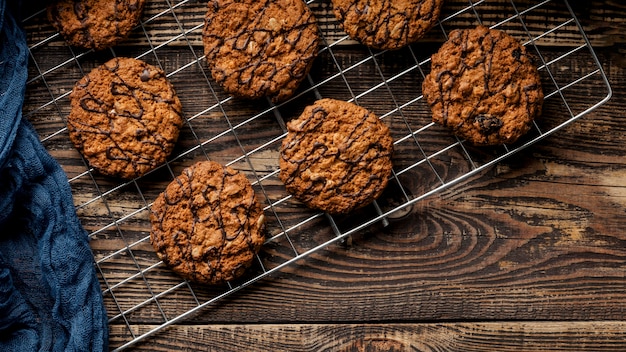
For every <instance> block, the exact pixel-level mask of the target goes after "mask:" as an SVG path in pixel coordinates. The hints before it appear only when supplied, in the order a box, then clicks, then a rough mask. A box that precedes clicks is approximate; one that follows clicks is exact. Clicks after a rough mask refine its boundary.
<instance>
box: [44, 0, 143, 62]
mask: <svg viewBox="0 0 626 352" xmlns="http://www.w3.org/2000/svg"><path fill="white" fill-rule="evenodd" d="M144 3H145V0H116V1H113V5H111V1H110V0H81V1H78V0H59V1H56V2H54V3H53V4H51V5H50V6H48V19H49V20H50V23H51V24H52V25H53V26H54V27H55V28H56V29H57V30H58V31H59V32H60V33H61V35H62V36H63V37H64V38H65V40H66V41H68V42H69V43H70V44H72V45H75V46H79V47H83V48H87V49H94V50H102V49H105V48H108V47H111V46H113V45H115V44H117V43H119V42H120V41H121V40H123V39H125V38H126V37H127V36H128V34H129V33H130V31H131V30H132V29H133V28H134V27H135V26H136V25H137V24H139V20H140V18H141V15H142V11H143V7H144Z"/></svg>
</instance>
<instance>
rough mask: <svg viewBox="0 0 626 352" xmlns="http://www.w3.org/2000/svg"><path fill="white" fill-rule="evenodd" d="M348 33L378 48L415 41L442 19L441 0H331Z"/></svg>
mask: <svg viewBox="0 0 626 352" xmlns="http://www.w3.org/2000/svg"><path fill="white" fill-rule="evenodd" d="M332 3H333V10H334V13H335V17H337V19H338V20H339V21H340V23H341V24H342V26H343V29H344V30H345V31H346V33H348V35H349V36H350V37H352V38H354V39H356V40H358V41H359V42H361V43H363V44H364V45H367V46H370V47H372V48H376V49H399V48H402V47H404V46H406V45H408V44H411V43H414V42H416V41H417V40H419V39H420V38H422V37H423V36H424V34H425V33H426V32H427V31H428V30H430V28H431V27H433V26H434V25H435V23H436V22H437V20H438V19H439V14H440V12H441V7H442V5H443V1H442V0H410V1H400V0H359V1H353V0H332Z"/></svg>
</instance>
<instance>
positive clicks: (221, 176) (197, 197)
mask: <svg viewBox="0 0 626 352" xmlns="http://www.w3.org/2000/svg"><path fill="white" fill-rule="evenodd" d="M150 219H151V223H152V231H151V233H150V241H151V243H152V245H153V246H154V249H155V251H156V253H157V254H158V256H159V257H160V258H161V260H163V262H164V263H165V264H166V265H168V266H169V267H171V268H172V269H173V270H174V271H175V272H177V273H178V274H179V275H181V276H182V277H184V278H186V279H188V280H190V281H194V282H199V283H206V284H217V283H222V282H225V281H229V280H232V279H234V278H236V277H238V276H240V275H241V274H242V273H243V271H244V270H245V269H246V268H247V267H249V266H250V265H251V262H252V260H253V259H254V255H256V253H257V252H258V251H259V249H260V247H261V245H262V244H263V241H264V234H263V227H264V216H263V211H262V208H261V206H260V205H259V204H258V202H257V199H256V195H255V194H254V190H253V189H252V186H251V185H250V183H249V182H248V180H247V179H246V177H245V176H244V175H243V174H241V173H239V172H237V171H235V170H233V169H231V168H228V167H223V166H221V165H219V164H218V163H215V162H199V163H196V164H194V165H192V166H190V167H188V168H186V169H185V170H183V172H182V174H181V175H180V176H178V177H177V178H176V179H175V180H174V181H172V183H170V185H169V186H168V187H167V188H166V189H165V191H164V192H163V193H162V194H161V195H160V196H159V197H158V198H157V200H156V201H155V203H154V205H153V206H152V210H151V214H150Z"/></svg>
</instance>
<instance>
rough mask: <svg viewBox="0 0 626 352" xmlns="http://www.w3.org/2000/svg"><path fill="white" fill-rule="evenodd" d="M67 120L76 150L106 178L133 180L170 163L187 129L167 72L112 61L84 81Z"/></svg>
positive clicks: (140, 63)
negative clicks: (179, 136) (179, 137)
mask: <svg viewBox="0 0 626 352" xmlns="http://www.w3.org/2000/svg"><path fill="white" fill-rule="evenodd" d="M70 105H71V110H70V114H69V116H68V119H67V128H68V130H69V137H70V140H71V141H72V143H73V144H74V146H75V147H76V148H77V149H78V151H79V152H80V153H81V154H82V155H83V157H84V158H85V159H86V160H87V161H88V162H89V164H90V165H91V166H92V167H93V168H94V169H96V170H97V171H99V172H100V173H102V174H105V175H109V176H115V177H121V178H124V179H131V178H135V177H139V176H141V175H143V174H145V173H146V172H148V171H150V170H152V169H154V168H155V167H157V166H159V165H161V164H162V163H164V162H165V160H166V158H167V157H168V156H169V155H170V153H171V152H172V150H173V149H174V145H175V144H176V141H177V139H178V134H179V132H180V129H181V127H182V125H183V117H182V107H181V103H180V100H179V99H178V97H177V96H176V92H175V91H174V87H173V86H172V84H171V83H170V81H169V80H168V79H167V77H165V73H164V72H163V70H161V69H159V68H157V67H155V66H152V65H150V64H147V63H145V62H143V61H140V60H137V59H131V58H113V59H111V60H109V61H108V62H106V63H105V64H103V65H101V66H98V67H96V68H95V69H93V70H92V71H91V72H89V73H88V74H87V75H85V76H84V77H83V78H82V79H80V80H79V81H78V82H77V83H76V85H75V86H74V89H73V90H72V93H71V94H70Z"/></svg>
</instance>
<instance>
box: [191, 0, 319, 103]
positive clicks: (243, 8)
mask: <svg viewBox="0 0 626 352" xmlns="http://www.w3.org/2000/svg"><path fill="white" fill-rule="evenodd" d="M202 36H203V42H204V52H205V55H206V58H207V63H208V65H209V68H210V69H211V74H212V76H213V78H214V79H215V80H216V81H217V83H219V84H220V85H221V86H222V87H223V88H224V90H225V91H226V92H228V93H229V94H233V95H235V96H238V97H242V98H248V99H257V98H261V97H265V96H268V97H270V98H271V99H272V100H273V101H274V102H279V101H282V100H285V99H286V98H288V97H289V96H291V95H292V94H293V93H294V91H295V90H296V89H297V87H298V86H299V85H300V82H301V81H302V80H303V79H304V78H305V77H306V75H307V74H308V72H309V70H310V68H311V65H312V63H313V60H314V59H315V57H316V56H317V51H318V45H319V35H318V29H317V24H316V21H315V18H314V17H313V13H312V12H311V11H310V10H309V8H308V7H307V6H306V4H305V3H304V2H303V1H302V0H277V1H276V0H275V1H269V0H264V1H256V0H248V1H242V2H231V1H224V0H213V1H210V2H209V9H208V12H207V14H206V17H205V25H204V29H203V32H202Z"/></svg>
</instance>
